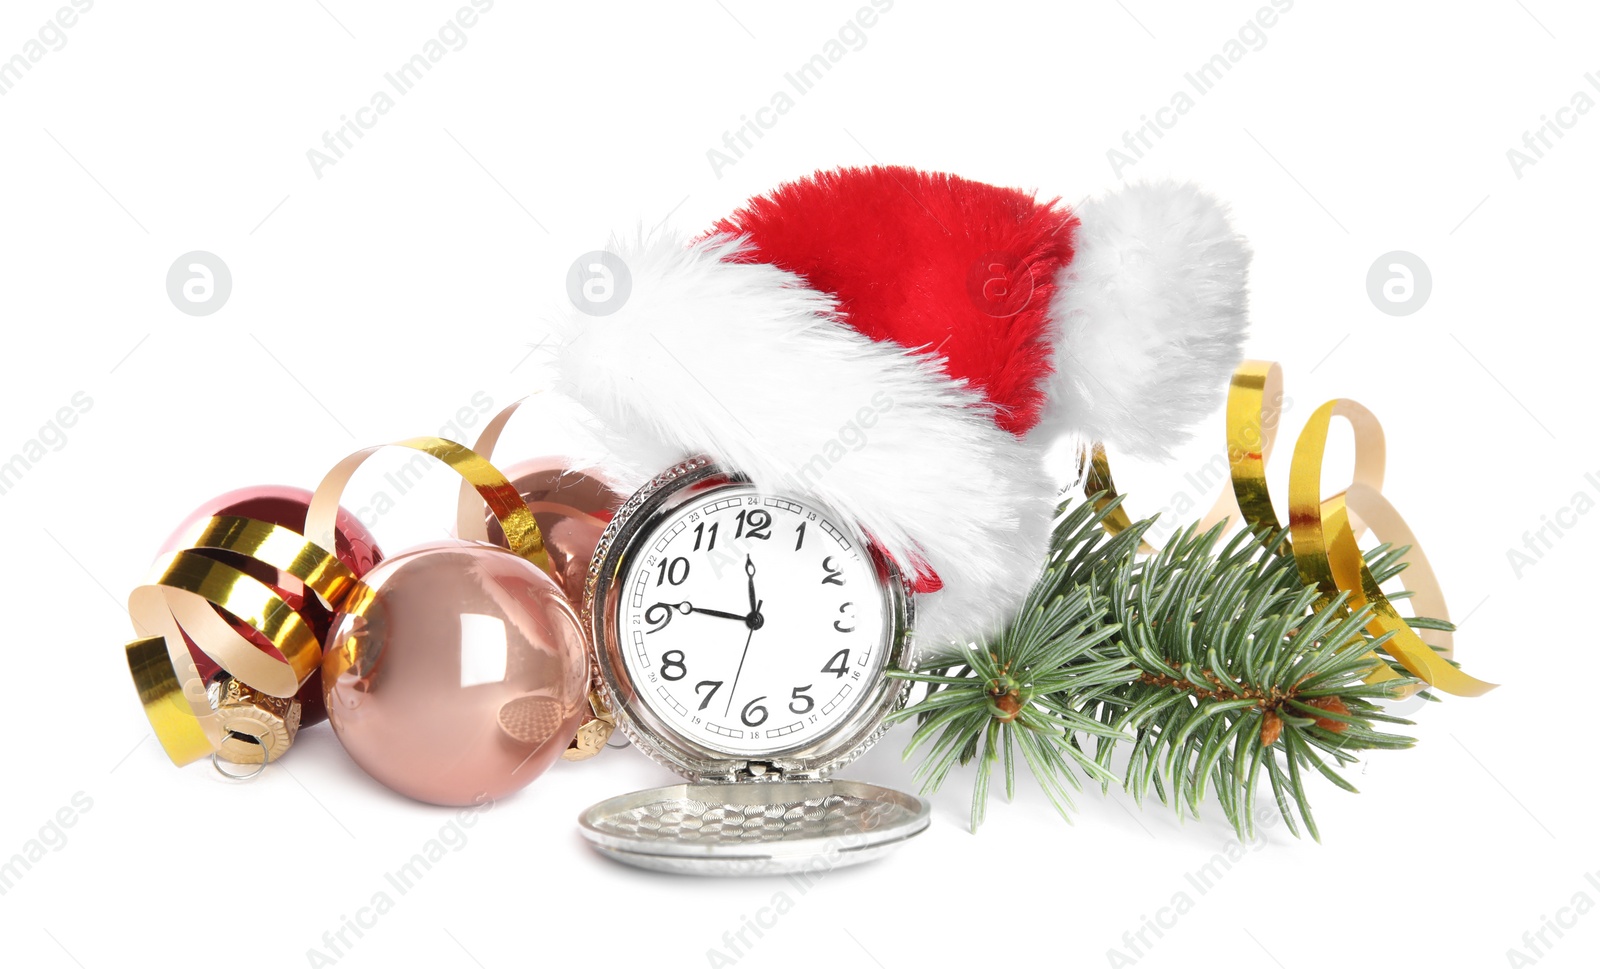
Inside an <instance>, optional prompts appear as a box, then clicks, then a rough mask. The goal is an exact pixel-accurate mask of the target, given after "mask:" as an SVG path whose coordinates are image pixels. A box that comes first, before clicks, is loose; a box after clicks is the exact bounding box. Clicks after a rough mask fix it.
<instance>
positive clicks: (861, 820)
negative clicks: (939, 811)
mask: <svg viewBox="0 0 1600 969" xmlns="http://www.w3.org/2000/svg"><path fill="white" fill-rule="evenodd" d="M928 811H929V808H928V802H927V801H925V800H923V799H922V798H920V797H916V796H914V795H911V794H904V793H901V792H900V791H895V790H890V789H888V788H884V787H877V786H874V785H872V784H863V783H861V782H859V781H798V782H773V783H734V784H675V785H673V786H671V787H661V788H656V789H655V790H650V791H637V792H635V793H632V794H623V795H621V796H619V797H613V798H608V799H607V800H604V801H601V802H600V803H599V804H596V805H594V806H593V807H591V808H589V809H588V810H587V811H585V812H583V814H582V815H580V816H579V818H578V825H579V829H580V830H581V831H582V833H583V836H584V837H585V838H586V839H588V841H589V843H590V844H592V845H594V847H595V849H596V850H598V851H599V852H600V853H602V854H604V855H607V856H609V857H611V858H614V859H616V860H617V861H621V862H623V863H625V864H629V865H634V866H636V867H639V868H648V869H651V870H654V871H668V872H679V873H682V874H691V875H779V874H785V873H788V872H800V871H807V872H824V871H830V870H832V869H834V868H842V867H845V866H848V865H857V864H860V863H862V862H864V861H871V860H873V859H875V858H879V857H881V856H883V855H884V854H887V853H888V852H890V851H892V850H894V848H896V847H897V846H899V845H900V844H901V843H902V842H904V841H906V840H907V839H909V838H912V837H915V836H916V835H918V834H920V833H922V831H923V829H925V828H926V827H927V826H928Z"/></svg>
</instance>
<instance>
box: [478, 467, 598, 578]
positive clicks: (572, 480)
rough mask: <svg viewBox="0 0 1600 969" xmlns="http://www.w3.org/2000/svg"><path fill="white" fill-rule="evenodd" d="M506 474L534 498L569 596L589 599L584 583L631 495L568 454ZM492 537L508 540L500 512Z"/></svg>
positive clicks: (527, 497)
mask: <svg viewBox="0 0 1600 969" xmlns="http://www.w3.org/2000/svg"><path fill="white" fill-rule="evenodd" d="M506 477H507V478H509V479H511V484H512V485H513V486H514V487H515V488H516V489H517V492H518V493H519V494H521V495H522V499H523V500H524V501H526V502H527V503H528V508H529V509H531V510H532V511H533V517H534V518H535V520H537V521H538V523H539V531H540V533H541V534H543V535H544V547H545V551H546V552H548V553H549V555H550V567H551V569H553V570H554V571H555V574H556V575H558V576H560V582H561V590H562V591H563V592H565V593H566V594H567V598H568V599H569V600H570V601H572V602H574V603H579V602H582V601H583V583H584V582H585V580H586V579H587V577H588V574H589V560H590V559H592V558H593V557H594V548H595V545H597V544H598V543H599V541H600V535H601V533H602V532H604V531H605V530H606V525H607V524H608V523H609V522H610V521H611V516H612V514H613V513H614V512H615V511H616V510H617V508H619V507H621V505H622V502H623V500H624V498H625V496H624V495H619V494H617V493H616V492H615V491H612V490H611V489H610V488H609V487H607V486H606V484H605V482H603V481H601V480H600V479H599V478H598V477H597V476H596V475H595V474H594V473H593V472H591V471H584V470H573V469H572V468H571V467H570V466H569V464H568V462H567V460H566V459H565V458H560V457H547V458H534V459H532V460H529V461H523V462H521V463H519V464H515V465H512V466H511V467H510V468H508V469H507V470H506ZM486 521H487V525H488V528H489V541H491V542H493V543H494V544H496V545H501V546H503V545H505V535H504V533H503V532H502V531H501V530H500V524H499V522H496V521H495V520H494V516H493V515H492V514H491V515H487V516H486Z"/></svg>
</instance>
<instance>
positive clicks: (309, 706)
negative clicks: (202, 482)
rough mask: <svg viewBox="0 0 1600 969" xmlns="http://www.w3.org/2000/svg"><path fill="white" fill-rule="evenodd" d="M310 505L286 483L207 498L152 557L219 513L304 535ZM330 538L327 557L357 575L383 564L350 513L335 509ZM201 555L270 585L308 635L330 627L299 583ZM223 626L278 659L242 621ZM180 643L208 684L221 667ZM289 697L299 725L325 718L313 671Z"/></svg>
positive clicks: (243, 560) (220, 554)
mask: <svg viewBox="0 0 1600 969" xmlns="http://www.w3.org/2000/svg"><path fill="white" fill-rule="evenodd" d="M310 506H311V492H309V491H307V490H305V489H304V488H295V487H292V486H289V485H256V486H254V487H250V488H240V489H238V490H236V491H230V492H228V493H227V494H223V495H218V496H217V497H215V498H212V499H211V500H210V501H207V502H205V503H204V504H202V505H201V506H200V507H198V508H196V509H195V510H194V511H192V512H190V513H189V516H188V517H187V518H185V519H184V520H183V523H182V524H180V525H179V526H178V527H177V528H175V529H173V531H172V534H171V535H168V536H167V540H166V541H165V542H164V543H162V546H161V551H160V553H158V554H160V555H165V554H166V553H168V552H175V551H178V550H179V549H181V548H184V547H185V542H184V540H185V539H186V538H187V537H188V536H189V535H190V534H191V533H192V532H193V531H194V529H195V527H196V526H198V525H199V524H200V523H201V522H203V521H205V520H206V519H208V518H216V517H218V516H223V515H232V516H237V517H240V518H253V519H255V520H257V521H264V522H268V523H270V524H273V525H278V526H281V527H283V528H287V529H290V530H292V531H295V532H298V533H300V534H305V530H306V510H307V509H308V508H310ZM334 535H335V538H336V540H337V541H336V547H335V548H334V549H333V553H334V554H335V555H337V556H338V557H339V561H341V562H343V563H344V564H345V565H346V566H347V567H348V568H349V569H350V570H351V571H352V572H354V573H355V574H356V575H357V576H362V575H365V574H366V573H367V572H368V570H370V569H371V568H372V567H373V565H375V564H377V563H378V562H381V561H382V560H383V552H382V551H380V550H379V549H378V542H377V540H376V539H374V538H373V537H372V533H371V532H370V531H368V530H367V526H365V525H363V524H361V521H360V520H359V519H357V518H356V516H355V515H353V514H351V513H350V512H348V511H346V510H344V509H343V508H341V509H339V517H338V519H337V520H336V524H335V531H334ZM202 554H204V555H205V556H206V557H207V558H213V559H216V560H217V561H219V562H222V563H223V564H225V565H231V566H233V567H234V568H236V569H238V570H239V571H241V572H243V573H245V574H246V575H249V576H250V577H252V578H254V579H257V580H259V581H261V582H264V583H266V584H267V585H269V586H271V587H272V589H273V591H274V592H276V593H277V594H278V595H279V596H280V597H281V598H282V599H283V600H284V601H285V602H287V603H288V604H289V607H290V608H291V609H293V610H294V611H295V612H297V613H299V614H300V618H302V619H304V620H305V621H306V622H307V624H309V625H310V626H311V630H312V632H314V633H315V634H316V635H317V637H318V638H319V639H321V640H325V639H326V636H327V633H328V629H329V627H330V626H332V625H333V613H332V612H331V611H329V610H328V609H327V608H326V607H325V606H323V604H322V600H320V599H318V598H317V597H316V595H315V594H313V593H311V592H309V591H308V590H307V589H306V587H305V584H304V583H302V582H301V581H300V580H299V579H297V578H295V577H294V576H292V575H289V574H288V573H286V572H279V571H278V570H277V569H275V568H273V567H272V566H270V565H266V564H264V563H261V562H257V561H255V560H253V559H250V558H248V557H247V556H244V555H241V554H239V553H237V552H228V551H224V550H223V549H204V550H203V552H202ZM228 623H229V625H231V626H232V627H233V629H234V631H235V632H237V633H238V634H239V635H240V636H242V637H244V638H245V639H248V640H249V641H250V642H252V643H254V644H255V645H256V647H257V648H258V649H261V650H262V651H264V652H268V653H272V654H273V655H278V653H277V650H275V649H273V647H272V644H271V643H269V642H268V641H267V638H266V637H265V636H263V635H261V633H259V632H257V631H256V630H254V629H252V628H250V627H249V626H248V625H246V624H245V623H242V622H238V621H235V620H232V619H229V620H228ZM184 643H185V644H186V645H187V646H188V647H189V655H190V657H192V658H193V659H194V662H195V668H196V669H197V670H198V671H199V673H200V677H201V679H203V680H205V681H206V682H210V681H211V678H212V677H213V676H215V675H216V674H217V673H218V672H220V671H221V667H219V666H217V664H216V662H215V661H213V660H212V659H211V657H209V656H207V655H206V654H205V652H204V651H202V650H201V649H200V648H199V647H198V646H196V645H195V643H194V641H193V640H191V639H189V637H188V635H187V634H185V635H184ZM295 699H297V700H299V701H300V725H301V726H303V727H304V726H310V725H311V724H314V723H321V722H322V721H323V720H326V719H327V716H328V715H327V713H326V712H325V711H324V710H323V706H322V680H321V677H319V676H318V675H317V674H316V673H312V674H311V676H310V678H308V679H307V680H306V681H305V683H303V684H302V685H301V687H300V692H299V693H296V694H295Z"/></svg>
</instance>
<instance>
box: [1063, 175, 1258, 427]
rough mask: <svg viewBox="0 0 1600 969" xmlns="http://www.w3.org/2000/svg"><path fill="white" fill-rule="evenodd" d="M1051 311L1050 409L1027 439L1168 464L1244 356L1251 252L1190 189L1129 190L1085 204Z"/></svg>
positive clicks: (1223, 217)
mask: <svg viewBox="0 0 1600 969" xmlns="http://www.w3.org/2000/svg"><path fill="white" fill-rule="evenodd" d="M1075 215H1076V216H1077V217H1078V219H1079V220H1080V225H1079V227H1078V229H1077V233H1076V235H1075V237H1074V248H1075V250H1076V252H1075V255H1074V256H1073V259H1072V262H1071V263H1070V264H1068V265H1067V266H1066V268H1064V269H1063V270H1062V271H1061V277H1060V278H1059V280H1058V288H1057V291H1056V296H1055V299H1054V301H1053V302H1052V305H1051V316H1052V318H1053V319H1054V321H1055V325H1056V328H1057V331H1056V347H1055V370H1056V373H1055V376H1054V378H1053V381H1052V383H1051V395H1050V396H1051V406H1050V408H1049V411H1048V412H1047V414H1046V416H1045V419H1044V420H1043V421H1042V422H1041V423H1040V425H1039V427H1038V428H1036V429H1035V430H1034V431H1033V432H1032V434H1031V437H1032V438H1034V439H1035V440H1042V441H1044V442H1046V443H1048V442H1050V441H1053V440H1055V439H1056V438H1058V437H1060V436H1061V435H1063V434H1067V433H1074V434H1077V435H1079V436H1080V437H1082V438H1084V439H1087V440H1095V441H1105V442H1109V443H1111V444H1113V445H1114V446H1116V447H1117V448H1119V449H1120V450H1121V451H1123V452H1125V453H1129V454H1135V455H1140V456H1144V457H1156V458H1159V457H1166V456H1167V455H1168V454H1169V453H1170V451H1169V449H1170V448H1171V447H1172V446H1173V445H1175V444H1178V443H1180V442H1181V441H1183V440H1184V438H1186V437H1187V435H1188V432H1189V428H1190V426H1191V425H1192V424H1193V423H1194V422H1195V421H1196V420H1198V419H1199V418H1200V417H1202V416H1204V415H1205V414H1206V413H1207V412H1209V411H1210V410H1211V409H1212V408H1214V407H1215V406H1216V405H1217V403H1218V402H1219V401H1220V400H1221V398H1222V394H1223V392H1224V390H1225V389H1226V388H1227V381H1228V376H1229V374H1230V373H1231V372H1232V370H1233V368H1234V367H1235V366H1237V365H1238V362H1239V360H1240V358H1241V356H1242V353H1243V342H1244V335H1245V325H1246V313H1245V304H1246V285H1245V284H1246V276H1247V272H1248V268H1249V263H1250V250H1249V247H1248V246H1247V245H1246V244H1245V241H1244V239H1243V238H1241V237H1240V236H1239V235H1238V233H1236V232H1235V231H1234V230H1233V227H1232V225H1230V224H1229V221H1228V216H1227V212H1226V210H1225V209H1224V207H1223V206H1222V205H1221V204H1220V203H1219V202H1217V201H1216V200H1215V199H1213V198H1212V197H1211V196H1209V195H1207V194H1205V193H1204V192H1201V191H1200V190H1199V189H1198V188H1196V187H1195V186H1194V185H1191V184H1186V183H1177V182H1161V183H1154V184H1138V185H1131V186H1128V187H1126V188H1124V189H1121V190H1119V191H1117V192H1113V193H1111V194H1109V195H1106V196H1104V197H1102V198H1099V199H1095V200H1092V201H1090V202H1087V203H1085V204H1084V205H1082V206H1079V207H1078V208H1077V209H1076V211H1075Z"/></svg>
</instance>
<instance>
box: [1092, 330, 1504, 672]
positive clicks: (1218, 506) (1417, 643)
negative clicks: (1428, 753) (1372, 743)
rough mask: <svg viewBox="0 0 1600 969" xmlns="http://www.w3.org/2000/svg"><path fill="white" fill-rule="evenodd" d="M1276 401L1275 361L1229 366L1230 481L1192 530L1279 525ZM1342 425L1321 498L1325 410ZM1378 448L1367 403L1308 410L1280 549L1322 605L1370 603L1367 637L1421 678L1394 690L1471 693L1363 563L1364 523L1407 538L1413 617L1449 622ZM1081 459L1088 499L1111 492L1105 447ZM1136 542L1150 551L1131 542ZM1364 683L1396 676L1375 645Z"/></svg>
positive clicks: (1444, 652) (1123, 521)
mask: <svg viewBox="0 0 1600 969" xmlns="http://www.w3.org/2000/svg"><path fill="white" fill-rule="evenodd" d="M1282 402H1283V373H1282V370H1281V369H1280V368H1279V366H1278V365H1277V364H1276V363H1271V362H1266V361H1260V360H1247V361H1245V362H1244V363H1242V364H1240V365H1239V367H1238V369H1237V370H1235V371H1234V375H1233V380H1232V382H1231V384H1230V386H1229V391H1228V408H1227V424H1228V426H1227V441H1228V465H1229V472H1230V478H1231V485H1232V486H1231V487H1230V488H1224V489H1223V490H1222V493H1221V494H1220V495H1218V497H1217V501H1216V503H1215V504H1214V505H1213V506H1212V508H1211V511H1210V512H1208V513H1207V514H1206V516H1205V517H1204V518H1203V519H1202V520H1201V521H1200V524H1199V526H1198V529H1197V530H1198V531H1201V532H1203V531H1206V530H1207V529H1209V528H1210V527H1211V526H1213V525H1215V524H1216V523H1218V522H1223V521H1227V522H1229V523H1230V527H1231V523H1232V521H1233V519H1234V518H1235V517H1236V516H1237V517H1238V518H1239V519H1241V520H1242V521H1243V523H1244V525H1245V526H1246V527H1247V528H1249V529H1250V531H1251V532H1252V533H1253V534H1255V535H1256V536H1258V537H1259V538H1261V539H1263V540H1266V539H1268V538H1270V537H1271V536H1273V535H1276V534H1278V533H1280V532H1282V531H1283V524H1282V522H1281V521H1280V519H1279V518H1278V513H1277V511H1276V509H1275V508H1274V507H1273V504H1272V496H1271V493H1270V492H1269V490H1268V487H1267V463H1268V461H1269V460H1270V458H1271V456H1272V448H1273V443H1274V441H1275V439H1276V437H1277V428H1278V423H1279V418H1280V416H1281V408H1282ZM1336 417H1337V418H1342V419H1343V420H1345V421H1346V422H1347V423H1349V425H1350V427H1351V430H1352V431H1353V432H1354V434H1355V467H1354V469H1353V471H1352V473H1351V481H1350V484H1349V485H1348V486H1347V487H1346V488H1344V489H1343V490H1341V491H1339V492H1338V493H1336V494H1334V495H1333V496H1332V497H1329V498H1326V499H1324V498H1323V497H1322V468H1323V458H1324V456H1325V454H1326V452H1327V445H1328V432H1329V430H1330V429H1331V426H1332V422H1333V419H1334V418H1336ZM1385 457H1386V448H1385V443H1384V437H1383V426H1382V425H1381V424H1380V423H1379V422H1378V418H1377V416H1376V415H1374V414H1373V413H1372V412H1371V411H1370V410H1368V409H1367V408H1365V407H1363V406H1362V405H1360V404H1358V403H1356V402H1355V401H1353V400H1347V399H1344V398H1340V399H1338V400H1331V401H1329V402H1327V403H1325V404H1323V405H1322V406H1321V407H1319V408H1318V409H1317V410H1316V412H1315V413H1313V414H1312V415H1311V419H1310V420H1309V421H1308V422H1307V423H1306V427H1305V429H1304V430H1303V431H1302V432H1301V434H1300V437H1299V438H1298V439H1297V440H1296V442H1295V448H1294V456H1293V458H1292V459H1291V462H1290V469H1289V528H1288V530H1289V540H1288V541H1289V550H1290V553H1291V554H1293V555H1294V559H1295V565H1296V567H1297V569H1298V570H1299V572H1300V577H1301V579H1302V580H1303V581H1305V582H1306V583H1307V584H1308V585H1313V586H1315V587H1316V588H1317V589H1318V590H1320V591H1321V592H1322V594H1323V601H1322V605H1321V606H1319V608H1323V607H1325V606H1326V605H1327V604H1329V603H1331V602H1332V601H1333V600H1334V599H1336V598H1337V597H1338V596H1339V595H1340V594H1341V593H1345V594H1347V595H1348V603H1349V608H1352V609H1360V608H1361V607H1363V606H1371V607H1372V619H1371V621H1370V622H1369V623H1368V624H1367V629H1368V631H1369V632H1370V633H1371V634H1372V635H1374V636H1382V635H1385V634H1391V635H1390V638H1389V639H1388V640H1387V642H1386V643H1385V644H1384V647H1383V648H1384V650H1385V651H1386V652H1388V653H1389V655H1390V656H1392V657H1393V658H1394V659H1395V661H1396V662H1398V663H1399V665H1400V666H1401V667H1403V668H1404V669H1405V670H1406V671H1407V672H1408V673H1410V674H1411V675H1412V676H1414V677H1416V678H1417V679H1418V680H1420V681H1421V683H1419V684H1414V685H1411V686H1409V687H1406V688H1404V689H1398V690H1397V695H1405V694H1407V693H1414V692H1416V691H1417V690H1419V689H1422V688H1423V687H1424V686H1427V687H1434V688H1437V689H1439V690H1442V691H1444V692H1445V693H1450V694H1454V695H1456V696H1481V695H1482V694H1484V693H1487V692H1488V691H1489V690H1492V689H1494V684H1492V683H1486V682H1484V681H1482V680H1479V679H1477V678H1475V677H1472V676H1469V675H1467V674H1466V673H1463V672H1462V671H1461V670H1459V669H1457V668H1456V667H1455V666H1453V665H1451V663H1450V662H1449V658H1450V655H1451V651H1452V649H1453V643H1452V640H1451V637H1450V634H1449V633H1448V632H1444V631H1437V632H1436V631H1433V630H1426V631H1424V633H1422V634H1419V633H1418V632H1417V631H1416V630H1414V629H1412V628H1411V626H1410V625H1408V624H1407V623H1406V621H1405V618H1404V617H1403V616H1401V615H1400V613H1399V612H1398V611H1397V610H1396V609H1395V608H1394V605H1393V603H1392V602H1390V600H1389V598H1388V597H1387V596H1386V595H1384V593H1383V591H1382V590H1381V589H1380V588H1379V587H1378V582H1377V579H1376V578H1375V577H1374V576H1373V575H1372V573H1371V571H1370V570H1369V569H1368V568H1367V562H1366V557H1365V556H1364V555H1363V554H1362V552H1361V548H1360V546H1359V545H1358V544H1357V541H1358V540H1359V539H1360V537H1361V536H1362V534H1364V533H1365V532H1366V531H1367V530H1368V529H1371V530H1372V532H1373V534H1374V535H1376V536H1377V537H1378V538H1379V539H1381V540H1383V541H1385V542H1389V543H1392V544H1394V545H1406V546H1409V550H1408V551H1407V552H1406V555H1405V557H1404V561H1405V562H1406V568H1405V570H1404V571H1403V572H1402V573H1401V579H1402V581H1403V583H1404V585H1405V588H1406V589H1407V590H1408V591H1409V592H1411V594H1412V596H1413V599H1414V602H1415V605H1416V610H1417V614H1418V615H1426V616H1429V617H1430V618H1435V619H1441V620H1445V621H1447V622H1448V621H1449V618H1450V615H1449V608H1448V606H1447V605H1446V603H1445V599H1444V591H1443V590H1442V589H1441V588H1440V586H1439V582H1438V578H1437V576H1436V575H1435V574H1434V571H1433V567H1432V565H1431V564H1430V563H1429V562H1428V557H1427V555H1426V554H1425V553H1424V552H1423V550H1422V546H1421V545H1419V544H1418V543H1417V540H1416V536H1415V534H1413V532H1412V531H1411V528H1410V527H1409V526H1408V525H1407V524H1406V522H1405V519H1404V518H1402V517H1401V515H1400V513H1399V511H1398V510H1397V509H1395V507H1394V505H1392V504H1391V503H1390V502H1389V500H1388V499H1386V498H1384V497H1383V474H1384V465H1385ZM1081 464H1082V466H1083V479H1084V490H1085V492H1086V493H1087V494H1089V495H1091V496H1095V495H1099V498H1098V502H1097V503H1098V506H1099V507H1101V508H1104V506H1105V505H1106V504H1107V503H1109V502H1110V501H1112V500H1113V499H1114V498H1115V497H1116V489H1115V485H1114V484H1113V483H1112V480H1111V472H1110V462H1109V460H1108V459H1107V458H1106V455H1105V450H1104V448H1102V447H1101V446H1100V445H1098V444H1097V445H1095V447H1094V449H1093V451H1092V452H1091V453H1090V454H1088V455H1086V456H1085V457H1084V458H1083V459H1082V461H1081ZM1103 524H1104V527H1105V529H1106V531H1107V532H1109V533H1110V534H1113V535H1115V534H1117V533H1118V532H1120V531H1123V530H1125V529H1127V528H1129V527H1131V526H1132V519H1131V518H1130V516H1129V515H1128V514H1127V513H1126V512H1125V511H1123V510H1122V508H1121V507H1119V508H1116V509H1114V510H1113V512H1112V513H1111V514H1110V515H1108V516H1107V517H1106V518H1105V520H1104V523H1103ZM1140 550H1141V551H1145V552H1151V551H1154V549H1153V548H1151V546H1149V545H1148V544H1144V543H1142V542H1141V545H1140ZM1370 655H1371V658H1372V660H1373V669H1372V672H1371V673H1369V674H1368V675H1367V677H1366V679H1367V682H1369V683H1380V682H1386V681H1389V680H1399V679H1401V678H1402V674H1401V673H1399V672H1398V671H1397V670H1395V669H1394V668H1393V667H1392V666H1390V665H1389V663H1388V662H1386V661H1385V660H1384V659H1383V657H1381V656H1379V655H1378V654H1377V653H1376V652H1372V653H1371V654H1370Z"/></svg>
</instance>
